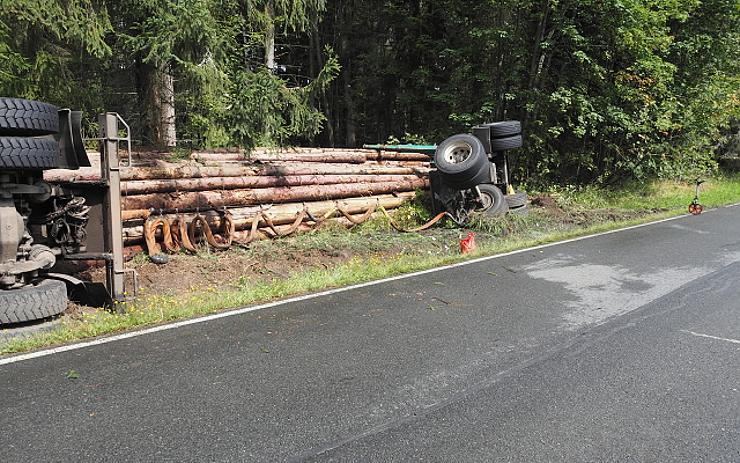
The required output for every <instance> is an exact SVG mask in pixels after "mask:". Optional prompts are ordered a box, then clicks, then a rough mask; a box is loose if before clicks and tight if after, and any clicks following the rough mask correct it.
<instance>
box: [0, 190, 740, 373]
mask: <svg viewBox="0 0 740 463" xmlns="http://www.w3.org/2000/svg"><path fill="white" fill-rule="evenodd" d="M735 206H740V203H738V204H733V205H731V206H725V207H735ZM711 211H712V210H709V211H705V213H706V212H711ZM686 217H690V215H688V214H683V215H678V216H676V217H669V218H667V219H661V220H656V221H654V222H646V223H642V224H639V225H632V226H630V227H625V228H619V229H616V230H609V231H605V232H600V233H594V234H592V235H585V236H579V237H577V238H570V239H567V240H563V241H556V242H554V243H547V244H540V245H538V246H533V247H531V248H526V249H519V250H516V251H510V252H506V253H503V254H496V255H494V256H486V257H479V258H477V259H472V260H468V261H465V262H458V263H457V264H450V265H445V266H443V267H435V268H431V269H427V270H421V271H418V272H414V273H405V274H403V275H397V276H394V277H389V278H383V279H382V280H375V281H368V282H366V283H359V284H356V285H352V286H345V287H342V288H336V289H330V290H327V291H321V292H319V293H312V294H305V295H303V296H296V297H291V298H288V299H282V300H279V301H273V302H268V303H265V304H259V305H255V306H251V307H243V308H241V309H235V310H228V311H226V312H221V313H216V314H212V315H205V316H202V317H198V318H192V319H190V320H183V321H180V322H175V323H170V324H167V325H158V326H154V327H151V328H146V329H143V330H139V331H131V332H128V333H122V334H117V335H113V336H107V337H103V338H97V339H93V340H91V341H83V342H79V343H76V344H68V345H64V346H59V347H52V348H49V349H44V350H39V351H36V352H29V353H27V354H19V355H14V356H11V357H6V358H0V366H2V365H8V364H11V363H16V362H21V361H24V360H31V359H35V358H39V357H45V356H47V355H52V354H59V353H61V352H68V351H71V350H77V349H82V348H85V347H91V346H99V345H101V344H108V343H109V342H114V341H120V340H122V339H129V338H135V337H138V336H143V335H146V334H151V333H157V332H160V331H167V330H173V329H176V328H180V327H183V326H188V325H195V324H198V323H205V322H208V321H211V320H217V319H219V318H225V317H233V316H236V315H242V314H245V313H249V312H254V311H256V310H262V309H268V308H272V307H278V306H281V305H286V304H291V303H294V302H303V301H308V300H311V299H316V298H319V297H324V296H330V295H332V294H337V293H343V292H346V291H352V290H353V289H359V288H367V287H369V286H376V285H380V284H383V283H389V282H392V281H398V280H405V279H407V278H414V277H417V276H420V275H426V274H429V273H435V272H441V271H445V270H450V269H454V268H458V267H463V266H466V265H472V264H478V263H481V262H486V261H489V260H494V259H500V258H502V257H507V256H513V255H516V254H522V253H525V252H530V251H537V250H539V249H545V248H551V247H554V246H559V245H562V244H568V243H574V242H577V241H583V240H587V239H591V238H596V237H598V236H605V235H611V234H614V233H621V232H625V231H629V230H635V229H637V228H643V227H649V226H652V225H658V224H661V223H665V222H670V221H673V220H678V219H683V218H686Z"/></svg>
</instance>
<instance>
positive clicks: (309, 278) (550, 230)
mask: <svg viewBox="0 0 740 463" xmlns="http://www.w3.org/2000/svg"><path fill="white" fill-rule="evenodd" d="M692 198H693V186H692V185H686V184H681V183H676V182H650V183H646V184H639V185H638V184H632V185H627V186H624V187H622V188H620V189H611V190H603V189H601V190H599V189H596V188H585V189H564V190H558V191H555V192H551V193H549V194H543V195H540V196H537V197H535V203H537V202H538V200H539V203H540V204H543V205H544V206H543V207H539V208H533V211H532V214H530V215H529V216H515V215H510V216H508V217H506V218H502V219H496V220H488V221H476V222H475V223H474V224H473V230H474V231H476V232H477V233H478V234H479V237H480V238H479V246H478V249H477V250H476V251H475V252H473V253H471V254H466V255H461V254H459V253H458V251H457V240H458V239H459V237H460V236H461V235H463V234H464V233H467V230H465V231H462V230H458V229H450V228H441V229H437V230H435V231H433V232H431V233H429V234H425V235H403V234H398V233H396V232H393V231H392V230H390V228H389V227H388V224H387V223H386V222H385V221H384V220H382V219H380V220H376V221H373V222H371V223H368V224H365V225H363V226H361V227H358V228H357V229H355V230H352V231H346V230H343V229H342V230H338V229H329V230H324V231H319V232H315V233H309V234H306V235H301V236H297V237H293V238H288V239H285V240H279V241H275V242H262V243H258V244H257V245H256V246H253V247H252V248H249V249H247V250H242V251H234V252H239V253H242V254H244V257H245V258H249V259H257V260H258V259H261V258H262V259H268V258H274V256H275V255H276V254H278V253H280V252H283V253H284V254H285V255H288V256H291V255H292V256H295V255H296V254H306V253H311V252H320V253H329V254H330V255H334V254H336V256H335V257H337V258H338V260H336V261H332V262H331V265H326V263H325V262H324V263H322V265H305V266H303V267H299V268H298V270H296V271H294V272H292V273H290V274H287V275H280V276H279V277H275V276H274V275H273V276H271V277H270V278H267V279H265V278H263V279H258V280H257V281H254V280H252V279H245V278H241V277H240V278H236V279H234V283H233V284H231V285H229V286H222V287H217V286H216V285H205V286H201V287H197V288H191V289H189V290H185V291H183V290H182V288H177V291H172V292H170V293H167V292H159V291H158V292H157V293H156V294H147V293H146V292H144V293H143V294H142V295H141V296H140V297H139V298H138V299H137V300H136V301H134V302H133V303H129V304H127V306H126V310H125V313H120V314H119V313H110V312H106V311H102V310H93V311H83V312H81V313H78V314H76V315H75V316H70V317H65V318H64V319H63V320H62V323H61V324H60V326H59V327H58V328H57V329H55V330H53V331H49V332H44V333H39V334H36V335H33V336H31V337H27V338H22V339H14V340H11V341H9V342H7V343H6V344H4V345H2V346H0V354H11V353H18V352H24V351H28V350H32V349H38V348H42V347H47V346H52V345H58V344H64V343H69V342H74V341H79V340H82V339H86V338H90V337H95V336H101V335H106V334H110V333H115V332H120V331H125V330H129V329H133V328H140V327H144V326H151V325H156V324H161V323H166V322H171V321H175V320H181V319H186V318H192V317H196V316H200V315H206V314H210V313H215V312H219V311H222V310H225V309H230V308H236V307H243V306H247V305H251V304H255V303H261V302H267V301H273V300H278V299H282V298H286V297H289V296H295V295H298V294H304V293H310V292H315V291H320V290H324V289H329V288H335V287H341V286H347V285H351V284H357V283H362V282H367V281H372V280H377V279H382V278H387V277H390V276H395V275H400V274H404V273H410V272H415V271H420V270H426V269H429V268H434V267H438V266H443V265H448V264H452V263H457V262H462V261H465V260H470V259H474V258H477V257H482V256H490V255H495V254H500V253H505V252H509V251H514V250H517V249H523V248H528V247H531V246H536V245H541V244H547V243H553V242H557V241H562V240H566V239H570V238H576V237H580V236H585V235H590V234H594V233H599V232H605V231H610V230H614V229H618V228H623V227H627V226H632V225H638V224H642V223H646V222H650V221H654V220H659V219H664V218H669V217H673V216H677V215H680V214H683V213H685V211H686V207H687V205H688V203H689V202H690V200H691V199H692ZM738 201H740V176H733V177H719V178H716V179H713V180H711V181H710V182H708V183H707V184H705V185H704V186H703V192H702V203H703V204H705V205H706V206H709V207H716V206H721V205H726V204H732V203H736V202H738ZM399 215H400V216H402V217H403V220H405V221H407V222H413V221H415V220H423V219H424V217H425V215H428V214H426V212H425V211H424V210H423V208H421V207H420V205H418V204H415V205H410V206H408V207H407V208H405V209H404V210H401V211H399ZM205 257H206V258H203V257H201V258H200V260H202V261H209V262H208V264H209V265H218V257H215V256H205ZM139 265H145V264H144V263H143V262H139Z"/></svg>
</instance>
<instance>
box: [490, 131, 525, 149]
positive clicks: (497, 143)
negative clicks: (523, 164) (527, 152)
mask: <svg viewBox="0 0 740 463" xmlns="http://www.w3.org/2000/svg"><path fill="white" fill-rule="evenodd" d="M521 147H522V136H521V135H515V136H513V137H506V138H494V139H493V140H491V151H492V152H494V153H495V152H497V151H507V150H513V149H515V148H521Z"/></svg>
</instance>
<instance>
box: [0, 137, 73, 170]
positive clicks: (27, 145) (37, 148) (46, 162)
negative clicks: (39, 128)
mask: <svg viewBox="0 0 740 463" xmlns="http://www.w3.org/2000/svg"><path fill="white" fill-rule="evenodd" d="M57 165H59V144H58V143H57V142H56V141H54V140H51V139H47V138H21V137H0V169H54V168H55V167H57Z"/></svg>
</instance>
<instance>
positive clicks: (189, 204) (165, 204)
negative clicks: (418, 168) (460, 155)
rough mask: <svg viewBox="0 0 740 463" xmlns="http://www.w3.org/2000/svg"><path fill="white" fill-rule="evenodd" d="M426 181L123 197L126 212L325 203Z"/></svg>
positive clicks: (419, 185)
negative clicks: (323, 201)
mask: <svg viewBox="0 0 740 463" xmlns="http://www.w3.org/2000/svg"><path fill="white" fill-rule="evenodd" d="M427 187H428V182H427V180H426V179H422V178H419V179H416V180H412V181H407V182H383V183H353V184H347V185H324V186H322V187H321V188H316V186H297V187H274V188H260V189H249V190H225V191H200V192H185V193H179V194H173V193H170V194H160V193H152V194H145V195H135V196H126V197H124V198H122V201H121V202H122V207H123V209H149V208H154V209H180V210H186V209H217V208H222V207H225V206H229V207H231V206H251V205H256V204H273V203H290V202H301V201H321V200H325V199H341V198H352V197H357V196H370V195H377V194H386V193H394V192H401V191H414V190H416V189H417V188H421V189H426V188H427Z"/></svg>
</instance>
